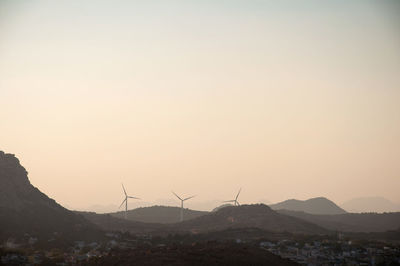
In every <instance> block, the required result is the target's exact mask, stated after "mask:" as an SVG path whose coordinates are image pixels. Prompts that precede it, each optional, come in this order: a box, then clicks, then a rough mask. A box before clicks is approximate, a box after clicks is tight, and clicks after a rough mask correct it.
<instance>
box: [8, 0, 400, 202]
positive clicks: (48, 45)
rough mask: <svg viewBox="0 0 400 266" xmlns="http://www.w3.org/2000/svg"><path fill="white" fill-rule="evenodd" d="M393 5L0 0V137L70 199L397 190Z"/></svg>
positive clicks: (398, 47) (397, 40) (397, 51)
mask: <svg viewBox="0 0 400 266" xmlns="http://www.w3.org/2000/svg"><path fill="white" fill-rule="evenodd" d="M399 11H400V2H396V1H370V0H366V1H361V0H360V1H356V0H355V1H341V0H339V1H255V0H251V1H236V0H231V1H222V0H221V1H4V0H0V106H1V110H0V150H3V151H5V152H7V153H13V154H15V155H16V156H17V157H18V158H19V159H20V161H21V163H22V165H23V166H24V167H25V168H26V169H27V171H28V172H29V179H30V181H31V183H32V184H33V185H34V186H36V187H38V188H39V189H40V190H41V191H42V192H44V193H46V194H47V195H48V196H50V197H52V198H54V199H55V200H56V201H57V202H59V203H61V204H63V205H65V206H68V207H70V208H85V206H91V205H113V206H114V205H117V206H118V205H119V204H120V202H122V200H123V194H122V193H123V192H122V188H121V183H124V185H125V187H126V188H127V191H128V193H129V194H131V195H132V196H137V197H140V198H142V199H143V200H142V201H140V202H138V203H136V205H135V206H137V205H139V206H140V204H150V203H157V204H172V205H173V204H176V205H179V202H178V201H176V200H175V199H174V196H173V195H172V193H171V191H172V190H173V191H175V192H176V193H177V194H179V195H182V196H191V195H197V196H196V197H195V198H194V199H192V200H190V201H188V202H187V203H185V204H186V205H185V206H187V207H190V208H202V209H210V208H211V205H218V204H220V201H221V200H229V199H232V198H233V197H234V196H235V194H236V193H237V191H238V190H239V188H241V187H242V188H243V189H242V193H241V195H240V198H239V199H240V200H239V201H240V202H241V203H256V202H269V203H272V202H278V201H282V200H286V199H291V198H296V199H308V198H311V197H318V196H324V197H327V198H329V199H331V200H333V201H335V202H337V203H342V202H344V201H347V200H350V199H352V198H355V197H362V196H382V197H385V198H387V199H389V200H391V201H394V202H397V203H400V193H399V192H398V191H399V187H400V162H399V158H400V12H399ZM206 203H208V205H207V204H206ZM131 206H133V205H131Z"/></svg>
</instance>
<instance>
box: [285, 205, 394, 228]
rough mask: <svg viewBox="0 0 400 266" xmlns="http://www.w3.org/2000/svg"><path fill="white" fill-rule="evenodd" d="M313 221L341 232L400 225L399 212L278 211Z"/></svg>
mask: <svg viewBox="0 0 400 266" xmlns="http://www.w3.org/2000/svg"><path fill="white" fill-rule="evenodd" d="M278 212H279V213H281V214H286V215H290V216H293V217H297V218H300V219H303V220H304V221H309V222H312V223H315V224H317V225H319V226H321V227H324V228H327V229H330V230H335V231H343V232H385V231H389V230H397V229H398V228H399V227H400V212H394V213H346V214H338V215H313V214H309V213H304V212H295V211H288V210H280V211H278Z"/></svg>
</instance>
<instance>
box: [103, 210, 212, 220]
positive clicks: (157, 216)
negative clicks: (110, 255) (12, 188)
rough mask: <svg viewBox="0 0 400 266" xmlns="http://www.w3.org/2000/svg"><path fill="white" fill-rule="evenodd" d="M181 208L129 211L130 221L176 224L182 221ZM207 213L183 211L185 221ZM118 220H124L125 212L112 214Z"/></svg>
mask: <svg viewBox="0 0 400 266" xmlns="http://www.w3.org/2000/svg"><path fill="white" fill-rule="evenodd" d="M180 213H181V208H179V207H169V206H152V207H143V208H137V209H133V210H129V211H128V214H127V217H128V220H131V221H138V222H144V223H176V222H179V221H180ZM207 213H208V212H206V211H195V210H190V209H183V219H184V220H190V219H193V218H196V217H200V216H202V215H205V214H207ZM110 215H112V216H114V217H117V218H124V217H125V211H120V212H115V213H110Z"/></svg>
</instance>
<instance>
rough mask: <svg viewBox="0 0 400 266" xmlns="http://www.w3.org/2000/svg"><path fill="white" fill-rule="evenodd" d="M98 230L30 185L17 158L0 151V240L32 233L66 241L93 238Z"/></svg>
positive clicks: (45, 239) (25, 172) (42, 238)
mask: <svg viewBox="0 0 400 266" xmlns="http://www.w3.org/2000/svg"><path fill="white" fill-rule="evenodd" d="M102 234H103V233H102V232H101V231H100V229H98V228H97V227H96V226H94V225H93V224H92V223H90V222H89V221H87V220H86V219H85V218H84V217H82V216H80V215H77V214H75V213H73V212H71V211H69V210H67V209H65V208H64V207H62V206H61V205H59V204H57V203H56V202H55V201H54V200H53V199H51V198H49V197H47V196H46V195H45V194H43V193H42V192H40V191H39V190H38V189H37V188H35V187H34V186H32V185H31V183H30V182H29V179H28V176H27V171H26V170H25V168H24V167H22V166H21V164H20V163H19V160H18V159H17V158H16V157H15V156H14V155H13V154H7V153H4V152H3V151H0V240H6V239H8V238H10V237H12V238H19V237H26V236H32V237H36V238H38V239H39V240H43V241H47V240H57V239H58V238H63V241H66V240H82V239H86V238H90V239H96V238H98V237H101V236H102Z"/></svg>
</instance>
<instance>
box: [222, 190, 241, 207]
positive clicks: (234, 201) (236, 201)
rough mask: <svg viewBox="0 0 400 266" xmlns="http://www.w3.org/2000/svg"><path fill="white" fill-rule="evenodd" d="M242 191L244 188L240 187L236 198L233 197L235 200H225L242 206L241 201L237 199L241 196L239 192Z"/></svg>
mask: <svg viewBox="0 0 400 266" xmlns="http://www.w3.org/2000/svg"><path fill="white" fill-rule="evenodd" d="M241 191H242V188H240V189H239V192H238V193H237V195H236V197H235V199H233V200H225V201H223V202H227V203H228V202H232V203H233V205H234V206H240V203H239V201H238V200H237V199H238V198H239V194H240V192H241Z"/></svg>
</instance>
